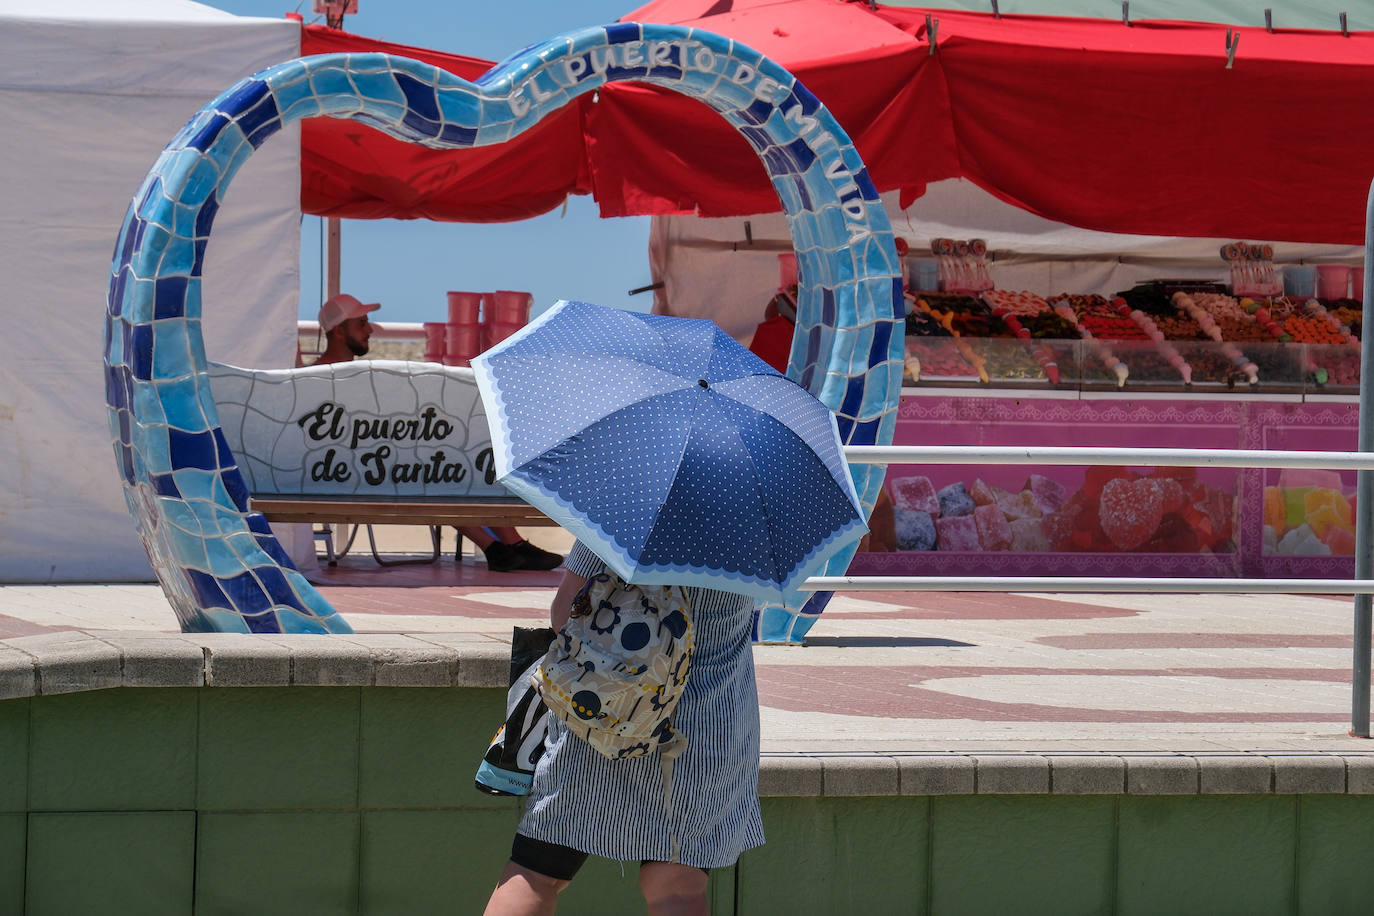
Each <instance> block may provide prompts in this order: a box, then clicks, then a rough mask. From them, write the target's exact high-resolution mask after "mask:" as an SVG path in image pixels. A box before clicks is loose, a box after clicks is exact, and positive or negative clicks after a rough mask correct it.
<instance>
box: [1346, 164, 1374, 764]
mask: <svg viewBox="0 0 1374 916" xmlns="http://www.w3.org/2000/svg"><path fill="white" fill-rule="evenodd" d="M1364 219H1365V224H1364V305H1363V307H1362V309H1361V317H1360V322H1361V324H1360V435H1359V445H1358V446H1357V447H1358V448H1359V450H1360V451H1362V452H1370V451H1374V417H1371V416H1370V406H1371V404H1374V371H1371V367H1374V336H1371V334H1370V331H1371V329H1374V326H1372V325H1370V323H1369V321H1370V313H1371V311H1374V308H1371V300H1374V182H1371V184H1370V189H1369V197H1368V199H1367V200H1366V202H1365V217H1364ZM1356 475H1357V476H1356V481H1357V482H1356V488H1355V494H1356V503H1357V506H1356V515H1355V578H1356V579H1368V578H1370V577H1371V573H1374V553H1371V550H1374V543H1371V541H1370V536H1371V534H1374V472H1371V471H1358V472H1356ZM1371 608H1374V596H1371V595H1363V594H1362V595H1356V596H1355V627H1354V629H1355V647H1354V653H1355V657H1354V660H1353V663H1352V665H1351V680H1352V682H1353V683H1352V684H1351V698H1350V734H1352V735H1354V736H1355V737H1357V738H1368V737H1369V662H1370V620H1371Z"/></svg>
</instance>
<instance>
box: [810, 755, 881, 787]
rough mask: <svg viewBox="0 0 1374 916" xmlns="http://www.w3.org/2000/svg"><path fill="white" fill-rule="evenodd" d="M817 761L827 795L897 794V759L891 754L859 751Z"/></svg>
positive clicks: (822, 784) (822, 785)
mask: <svg viewBox="0 0 1374 916" xmlns="http://www.w3.org/2000/svg"><path fill="white" fill-rule="evenodd" d="M820 760H821V789H822V793H823V794H825V795H826V796H832V797H842V796H855V795H896V794H897V789H898V786H899V776H898V772H897V761H896V760H895V759H893V758H892V757H883V756H879V755H870V754H862V755H856V756H853V757H822V758H820Z"/></svg>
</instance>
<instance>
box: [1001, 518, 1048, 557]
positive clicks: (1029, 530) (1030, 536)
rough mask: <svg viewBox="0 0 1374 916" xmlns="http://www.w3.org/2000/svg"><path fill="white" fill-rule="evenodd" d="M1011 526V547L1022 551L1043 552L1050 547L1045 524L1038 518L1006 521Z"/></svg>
mask: <svg viewBox="0 0 1374 916" xmlns="http://www.w3.org/2000/svg"><path fill="white" fill-rule="evenodd" d="M1008 527H1010V528H1011V549H1012V550H1018V551H1021V552H1022V553H1045V552H1046V551H1048V550H1049V549H1050V539H1049V538H1048V537H1046V535H1045V526H1044V524H1043V523H1042V522H1041V520H1040V519H1038V518H1017V519H1012V521H1010V522H1009V523H1008Z"/></svg>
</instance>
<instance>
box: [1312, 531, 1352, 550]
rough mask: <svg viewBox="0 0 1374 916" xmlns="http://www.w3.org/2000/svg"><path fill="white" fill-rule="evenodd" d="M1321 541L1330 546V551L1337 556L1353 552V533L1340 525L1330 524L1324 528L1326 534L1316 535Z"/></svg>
mask: <svg viewBox="0 0 1374 916" xmlns="http://www.w3.org/2000/svg"><path fill="white" fill-rule="evenodd" d="M1317 536H1318V537H1319V538H1321V540H1322V543H1323V544H1325V545H1326V546H1327V547H1330V548H1331V552H1332V553H1333V554H1336V555H1337V556H1342V557H1348V556H1354V554H1355V533H1354V532H1353V531H1350V530H1349V529H1347V528H1342V527H1341V526H1340V525H1331V526H1330V527H1328V528H1327V529H1326V534H1324V535H1321V534H1319V535H1317Z"/></svg>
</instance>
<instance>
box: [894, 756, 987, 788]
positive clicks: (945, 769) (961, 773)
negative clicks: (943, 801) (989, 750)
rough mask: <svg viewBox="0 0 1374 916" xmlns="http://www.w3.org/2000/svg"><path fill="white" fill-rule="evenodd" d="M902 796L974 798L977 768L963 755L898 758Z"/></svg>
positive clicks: (970, 758) (971, 760)
mask: <svg viewBox="0 0 1374 916" xmlns="http://www.w3.org/2000/svg"><path fill="white" fill-rule="evenodd" d="M895 759H896V761H897V771H898V774H899V777H900V778H899V786H898V791H899V793H900V794H902V795H972V794H973V793H974V790H975V789H976V788H977V768H976V765H975V763H974V759H973V758H972V757H965V756H963V755H960V754H912V755H902V756H899V757H897V758H895Z"/></svg>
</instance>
